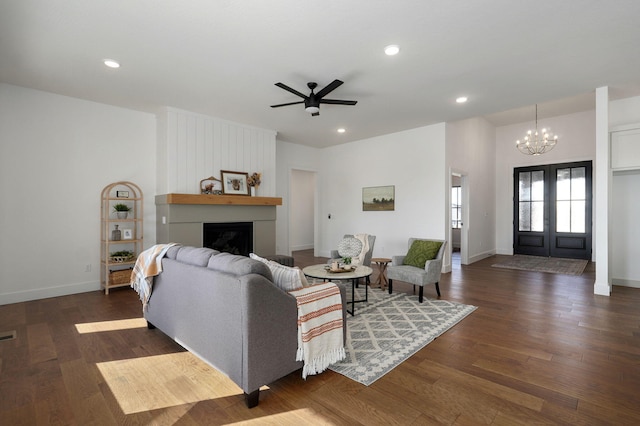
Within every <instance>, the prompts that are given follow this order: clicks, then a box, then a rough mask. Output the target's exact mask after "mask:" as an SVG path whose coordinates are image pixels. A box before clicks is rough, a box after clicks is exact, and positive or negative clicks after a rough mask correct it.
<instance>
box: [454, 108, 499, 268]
mask: <svg viewBox="0 0 640 426" xmlns="http://www.w3.org/2000/svg"><path fill="white" fill-rule="evenodd" d="M495 162H496V155H495V127H494V126H493V125H492V124H491V123H489V122H488V121H486V120H485V119H483V118H472V119H468V120H462V121H458V122H454V123H447V163H448V165H449V174H450V173H451V172H458V173H461V174H464V175H465V176H466V179H464V182H465V185H466V190H467V193H468V197H467V198H468V204H467V205H466V206H465V208H466V209H467V212H468V220H466V221H464V224H463V227H462V231H461V232H466V233H467V246H468V247H467V257H468V263H473V262H475V261H478V260H480V259H483V258H485V257H488V256H490V255H492V254H495V249H496V244H495V241H496V240H495V212H496V203H495V199H496V196H495V194H496V182H495V172H494V171H495ZM446 195H447V200H449V201H448V203H449V204H450V198H451V194H450V193H449V192H448V191H447V193H446ZM450 216H451V214H450V211H449V210H448V211H447V218H448V222H447V223H449V224H450V223H451V217H450ZM450 263H451V259H450V256H449V252H448V253H447V256H446V257H445V265H447V266H448V265H450Z"/></svg>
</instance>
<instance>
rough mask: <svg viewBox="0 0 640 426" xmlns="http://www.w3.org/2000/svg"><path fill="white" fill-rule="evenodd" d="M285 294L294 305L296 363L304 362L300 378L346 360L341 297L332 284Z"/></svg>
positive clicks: (314, 286) (316, 285)
mask: <svg viewBox="0 0 640 426" xmlns="http://www.w3.org/2000/svg"><path fill="white" fill-rule="evenodd" d="M289 293H290V294H292V295H293V296H295V298H296V301H297V303H298V351H297V353H296V361H304V367H303V368H302V378H303V379H306V378H307V376H308V375H310V374H318V373H322V372H323V371H324V370H326V369H327V368H328V367H329V366H330V365H331V364H333V363H336V362H338V361H342V360H343V359H344V358H345V357H346V353H345V350H344V344H343V343H344V341H343V331H342V330H343V322H342V297H341V296H340V289H339V288H338V286H337V285H335V284H334V283H323V284H315V285H312V286H309V287H304V288H302V289H300V290H294V291H290V292H289Z"/></svg>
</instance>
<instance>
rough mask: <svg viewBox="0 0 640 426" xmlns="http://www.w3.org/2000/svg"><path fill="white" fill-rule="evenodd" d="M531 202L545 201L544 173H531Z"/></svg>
mask: <svg viewBox="0 0 640 426" xmlns="http://www.w3.org/2000/svg"><path fill="white" fill-rule="evenodd" d="M531 200H532V201H544V171H543V170H538V171H535V172H531Z"/></svg>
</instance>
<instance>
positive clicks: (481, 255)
mask: <svg viewBox="0 0 640 426" xmlns="http://www.w3.org/2000/svg"><path fill="white" fill-rule="evenodd" d="M494 254H496V252H495V250H488V251H485V252H482V253H478V254H476V255H475V256H471V257H469V265H471V264H472V263H475V262H477V261H479V260H482V259H486V258H487V257H491V256H493V255H494Z"/></svg>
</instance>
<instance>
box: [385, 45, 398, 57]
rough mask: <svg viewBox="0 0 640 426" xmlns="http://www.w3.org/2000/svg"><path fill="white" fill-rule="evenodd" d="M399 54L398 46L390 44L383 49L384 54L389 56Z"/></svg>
mask: <svg viewBox="0 0 640 426" xmlns="http://www.w3.org/2000/svg"><path fill="white" fill-rule="evenodd" d="M399 52H400V46H398V45H396V44H391V45H389V46H387V47H385V48H384V53H385V54H387V55H389V56H393V55H397V54H398V53H399Z"/></svg>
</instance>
